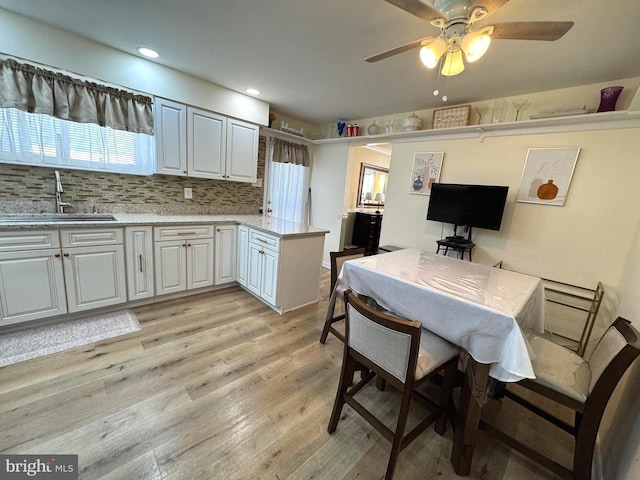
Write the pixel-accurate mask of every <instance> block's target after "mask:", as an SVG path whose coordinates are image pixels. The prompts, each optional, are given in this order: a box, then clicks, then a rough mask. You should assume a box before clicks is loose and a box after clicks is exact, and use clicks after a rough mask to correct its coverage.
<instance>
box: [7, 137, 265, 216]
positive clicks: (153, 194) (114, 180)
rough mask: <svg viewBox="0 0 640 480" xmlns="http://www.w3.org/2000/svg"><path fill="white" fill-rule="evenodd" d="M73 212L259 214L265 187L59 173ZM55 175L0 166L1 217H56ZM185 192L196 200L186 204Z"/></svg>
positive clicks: (261, 151)
mask: <svg viewBox="0 0 640 480" xmlns="http://www.w3.org/2000/svg"><path fill="white" fill-rule="evenodd" d="M265 143H266V142H265V137H263V136H261V137H260V141H259V143H258V178H264V171H265ZM57 170H59V171H60V176H61V179H62V184H63V186H64V193H63V194H62V198H63V201H66V202H70V203H72V204H73V208H71V209H70V210H69V211H71V212H76V213H82V212H85V213H88V212H91V211H92V210H93V206H94V205H95V206H96V207H97V209H98V211H99V212H108V213H123V212H124V213H164V214H170V213H171V214H173V213H175V214H179V213H185V214H218V215H223V214H256V213H258V209H259V208H261V207H262V201H263V196H264V188H263V187H255V186H254V185H253V184H249V183H241V182H227V181H223V180H209V179H204V178H193V177H178V176H171V175H149V176H138V175H122V174H117V173H101V172H88V171H82V170H69V169H62V168H58V169H57ZM53 172H54V169H53V168H47V167H29V166H22V165H10V164H2V163H0V212H5V213H40V212H54V211H55V199H54V193H53V192H54V174H53ZM184 187H191V188H192V189H193V199H190V200H186V199H185V198H184V192H183V188H184Z"/></svg>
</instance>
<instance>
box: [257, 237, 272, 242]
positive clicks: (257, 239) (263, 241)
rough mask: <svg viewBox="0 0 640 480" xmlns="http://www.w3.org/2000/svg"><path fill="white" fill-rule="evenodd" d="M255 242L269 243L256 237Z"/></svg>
mask: <svg viewBox="0 0 640 480" xmlns="http://www.w3.org/2000/svg"><path fill="white" fill-rule="evenodd" d="M256 240H258V241H259V242H262V243H269V242H268V241H267V240H265V239H264V238H260V237H256Z"/></svg>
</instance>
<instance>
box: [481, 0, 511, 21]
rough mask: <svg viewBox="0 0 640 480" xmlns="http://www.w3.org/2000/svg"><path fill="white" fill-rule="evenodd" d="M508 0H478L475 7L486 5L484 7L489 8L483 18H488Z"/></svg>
mask: <svg viewBox="0 0 640 480" xmlns="http://www.w3.org/2000/svg"><path fill="white" fill-rule="evenodd" d="M508 1H509V0H478V1H477V2H476V4H475V5H474V6H473V8H475V7H484V8H486V9H487V14H486V15H485V16H484V17H483V18H487V17H488V16H489V15H491V14H492V13H495V11H496V10H498V9H499V8H500V7H502V6H503V5H504V4H505V3H507V2H508Z"/></svg>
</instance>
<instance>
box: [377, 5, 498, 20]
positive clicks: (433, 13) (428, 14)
mask: <svg viewBox="0 0 640 480" xmlns="http://www.w3.org/2000/svg"><path fill="white" fill-rule="evenodd" d="M385 1H386V2H387V3H390V4H392V5H395V6H396V7H399V8H401V9H402V10H404V11H405V12H409V13H410V14H412V15H415V16H416V17H418V18H421V19H423V20H426V21H427V22H428V21H430V20H431V19H432V18H438V17H441V18H444V19H445V21H446V18H445V16H444V15H443V14H442V13H440V12H439V11H438V10H436V9H435V8H433V7H430V6H429V5H425V4H424V3H422V2H421V1H420V0H385ZM490 1H492V0H490ZM507 1H508V0H507Z"/></svg>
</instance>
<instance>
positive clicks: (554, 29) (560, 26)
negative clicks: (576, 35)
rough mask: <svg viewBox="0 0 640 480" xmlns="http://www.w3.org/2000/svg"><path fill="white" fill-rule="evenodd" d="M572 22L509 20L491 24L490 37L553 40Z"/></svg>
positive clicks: (569, 26) (560, 35)
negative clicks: (491, 31)
mask: <svg viewBox="0 0 640 480" xmlns="http://www.w3.org/2000/svg"><path fill="white" fill-rule="evenodd" d="M571 27H573V22H509V23H497V24H495V25H494V26H493V33H492V34H491V39H499V40H500V39H502V40H546V41H554V40H558V39H559V38H561V37H562V36H563V35H564V34H565V33H567V32H568V31H569V30H570V29H571Z"/></svg>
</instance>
